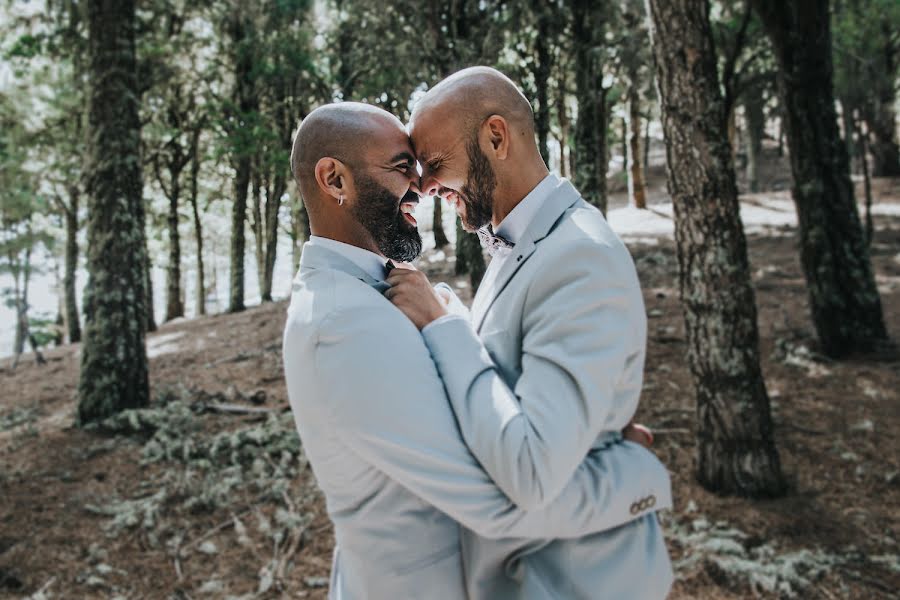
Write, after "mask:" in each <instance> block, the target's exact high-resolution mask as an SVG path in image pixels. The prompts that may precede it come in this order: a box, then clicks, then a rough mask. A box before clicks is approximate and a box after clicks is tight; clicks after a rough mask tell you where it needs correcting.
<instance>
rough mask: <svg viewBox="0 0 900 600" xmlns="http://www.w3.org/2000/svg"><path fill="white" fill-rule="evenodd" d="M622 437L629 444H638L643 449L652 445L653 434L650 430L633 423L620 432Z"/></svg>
mask: <svg viewBox="0 0 900 600" xmlns="http://www.w3.org/2000/svg"><path fill="white" fill-rule="evenodd" d="M622 437H624V438H625V439H626V440H628V441H630V442H635V443H636V444H640V445H641V446H643V447H644V448H649V447H650V446H652V445H653V433H652V432H651V431H650V428H649V427H646V426H645V425H641V424H640V423H635V422H634V421H632V422H631V423H629V424H628V425H626V426H625V429H623V430H622Z"/></svg>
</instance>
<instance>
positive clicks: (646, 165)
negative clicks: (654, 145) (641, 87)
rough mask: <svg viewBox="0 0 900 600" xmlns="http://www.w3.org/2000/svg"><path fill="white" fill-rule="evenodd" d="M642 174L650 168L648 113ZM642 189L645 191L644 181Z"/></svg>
mask: <svg viewBox="0 0 900 600" xmlns="http://www.w3.org/2000/svg"><path fill="white" fill-rule="evenodd" d="M643 165H644V172H645V173H646V171H647V169H649V168H650V114H649V113H648V115H647V118H646V119H645V121H644V163H643ZM644 189H645V190H646V189H647V184H646V181H645V182H644Z"/></svg>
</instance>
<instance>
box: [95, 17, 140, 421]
mask: <svg viewBox="0 0 900 600" xmlns="http://www.w3.org/2000/svg"><path fill="white" fill-rule="evenodd" d="M86 9H87V21H88V40H89V44H88V61H89V66H88V73H89V76H90V83H89V94H88V99H89V100H88V123H87V125H88V131H87V133H88V140H89V145H88V167H87V195H88V251H87V266H88V284H87V289H86V291H85V302H84V303H85V330H84V343H83V345H82V349H81V378H80V381H79V386H78V391H79V396H80V399H79V404H78V420H79V422H80V423H82V424H84V423H89V422H91V421H96V420H98V419H102V418H105V417H107V416H109V415H111V414H114V413H116V412H118V411H120V410H122V409H125V408H132V407H140V406H146V405H147V403H148V402H149V391H150V390H149V379H148V372H147V353H146V348H145V344H144V325H145V319H146V308H145V306H144V302H145V294H144V268H145V265H146V260H145V256H144V253H145V248H146V245H145V240H144V222H143V219H144V211H143V198H142V178H141V160H140V156H139V154H140V120H139V118H138V98H139V95H138V89H137V77H136V76H137V69H136V57H135V3H134V0H88V2H87V7H86Z"/></svg>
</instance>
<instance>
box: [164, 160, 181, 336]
mask: <svg viewBox="0 0 900 600" xmlns="http://www.w3.org/2000/svg"><path fill="white" fill-rule="evenodd" d="M170 174H171V176H172V180H171V187H170V188H169V214H168V218H167V219H166V224H167V225H168V230H169V264H168V265H167V266H166V318H165V319H164V320H165V321H171V320H172V319H177V318H178V317H183V316H184V303H183V302H182V301H181V235H180V234H179V233H178V200H179V196H180V195H181V184H180V183H179V181H178V175H179V174H178V173H176V172H172V171H170Z"/></svg>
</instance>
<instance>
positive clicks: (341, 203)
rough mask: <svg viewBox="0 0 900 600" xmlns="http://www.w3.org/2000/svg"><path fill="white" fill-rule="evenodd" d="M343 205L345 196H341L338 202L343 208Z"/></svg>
mask: <svg viewBox="0 0 900 600" xmlns="http://www.w3.org/2000/svg"><path fill="white" fill-rule="evenodd" d="M343 205H344V195H343V194H341V199H340V200H339V201H338V206H343Z"/></svg>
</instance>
